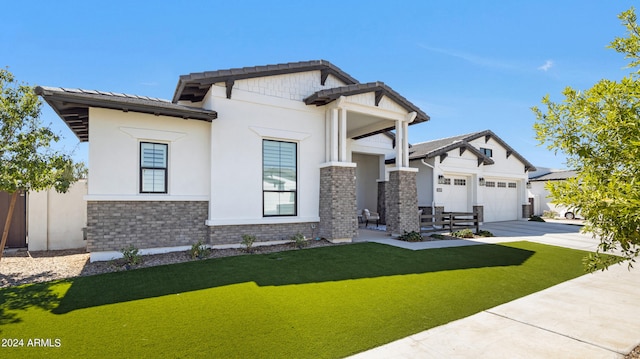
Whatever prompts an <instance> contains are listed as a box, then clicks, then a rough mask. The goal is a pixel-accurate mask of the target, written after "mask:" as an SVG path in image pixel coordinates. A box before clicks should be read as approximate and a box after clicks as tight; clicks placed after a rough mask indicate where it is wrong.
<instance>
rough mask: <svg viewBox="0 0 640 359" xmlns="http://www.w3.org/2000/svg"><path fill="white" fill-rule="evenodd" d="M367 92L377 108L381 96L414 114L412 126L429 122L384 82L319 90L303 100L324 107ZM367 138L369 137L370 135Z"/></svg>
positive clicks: (421, 112) (426, 116)
mask: <svg viewBox="0 0 640 359" xmlns="http://www.w3.org/2000/svg"><path fill="white" fill-rule="evenodd" d="M369 92H374V93H375V101H376V103H375V105H376V106H378V104H379V103H380V100H381V99H382V96H387V97H388V98H390V99H391V100H393V101H394V102H396V103H397V104H398V105H400V106H402V107H403V108H404V109H405V110H407V111H408V112H416V113H417V114H418V115H417V116H416V119H415V120H414V121H413V122H412V124H416V123H421V122H425V121H429V119H430V117H429V115H427V114H426V113H424V111H422V110H421V109H420V108H419V107H418V106H416V105H414V104H412V103H411V102H410V101H409V100H407V99H406V98H404V97H403V96H402V95H400V94H399V93H397V92H396V91H394V90H393V89H392V88H391V87H389V86H387V85H386V84H385V83H384V82H379V81H377V82H369V83H366V84H353V85H348V86H341V87H335V88H331V89H327V90H321V91H318V92H316V93H314V94H312V95H311V96H309V97H307V98H305V99H304V103H305V104H307V105H316V106H324V105H326V104H328V103H331V102H333V101H335V100H337V99H338V98H340V96H353V95H359V94H363V93H369ZM392 128H393V127H392ZM392 128H391V129H392ZM388 130H389V129H385V130H382V131H380V132H383V131H388ZM380 132H378V133H380ZM368 136H370V134H369V135H368Z"/></svg>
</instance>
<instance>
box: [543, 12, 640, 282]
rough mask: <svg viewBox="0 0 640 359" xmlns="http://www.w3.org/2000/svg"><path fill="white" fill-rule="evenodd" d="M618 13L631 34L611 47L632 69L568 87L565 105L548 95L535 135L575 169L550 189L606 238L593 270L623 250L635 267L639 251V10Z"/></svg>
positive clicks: (589, 263)
mask: <svg viewBox="0 0 640 359" xmlns="http://www.w3.org/2000/svg"><path fill="white" fill-rule="evenodd" d="M618 18H619V19H620V20H621V22H622V24H623V25H624V26H625V28H626V30H627V37H623V38H619V37H618V38H615V39H614V40H613V41H612V42H611V43H610V45H609V46H608V47H609V48H612V49H614V50H616V51H617V52H619V53H622V54H624V55H625V59H630V62H629V65H628V68H630V69H632V70H631V72H630V74H628V75H627V76H625V77H624V78H622V80H620V81H611V80H601V81H599V82H598V83H596V84H595V85H593V87H592V88H590V89H588V90H585V91H576V90H574V89H572V88H571V87H567V88H566V89H565V90H564V91H563V95H564V100H563V101H562V102H559V103H556V102H552V101H551V100H550V99H549V95H547V96H545V97H544V98H543V99H542V104H543V105H544V106H546V112H544V113H543V112H542V111H541V110H540V109H539V108H537V107H533V108H532V110H533V112H534V113H535V115H536V123H535V125H534V128H535V130H536V137H537V139H538V140H539V141H540V143H541V144H544V143H547V145H548V148H549V149H552V150H554V151H555V152H556V153H557V152H558V151H560V152H562V153H564V154H566V155H567V165H568V166H569V167H571V168H573V169H575V170H576V171H577V176H576V177H575V178H572V179H569V180H567V181H560V183H554V184H550V185H549V187H548V188H549V191H550V193H551V196H552V197H553V199H554V202H556V203H558V204H561V205H564V206H568V207H572V208H574V209H576V210H579V211H580V213H581V214H582V215H583V216H584V218H585V219H586V220H587V225H586V226H585V228H584V230H585V231H589V232H592V233H594V235H596V236H598V237H599V238H600V245H599V247H598V251H597V252H596V253H595V254H591V255H589V256H588V257H587V258H585V265H586V267H587V270H589V271H595V270H597V269H605V268H607V267H608V266H609V265H611V264H612V263H614V262H615V259H613V258H610V257H606V256H602V255H600V253H601V251H609V250H614V249H619V250H621V252H622V255H623V257H624V258H625V259H626V260H628V264H629V268H631V267H632V266H633V263H634V262H635V258H636V257H638V255H639V254H640V247H639V245H640V70H639V69H638V68H639V66H640V32H639V28H638V25H637V24H636V14H635V10H634V8H633V7H632V8H631V9H629V10H627V11H624V12H622V13H621V14H620V15H618Z"/></svg>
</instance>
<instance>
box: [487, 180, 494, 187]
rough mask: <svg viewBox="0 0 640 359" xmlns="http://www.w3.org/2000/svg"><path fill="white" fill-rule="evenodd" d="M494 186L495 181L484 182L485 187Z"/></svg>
mask: <svg viewBox="0 0 640 359" xmlns="http://www.w3.org/2000/svg"><path fill="white" fill-rule="evenodd" d="M495 186H496V183H495V182H493V181H487V182H486V187H495Z"/></svg>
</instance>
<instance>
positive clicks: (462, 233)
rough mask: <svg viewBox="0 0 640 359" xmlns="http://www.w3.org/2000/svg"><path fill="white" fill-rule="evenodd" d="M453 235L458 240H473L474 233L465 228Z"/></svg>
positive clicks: (452, 233)
mask: <svg viewBox="0 0 640 359" xmlns="http://www.w3.org/2000/svg"><path fill="white" fill-rule="evenodd" d="M451 235H452V236H453V237H457V238H473V231H472V230H470V229H468V228H465V229H461V230H458V231H455V232H451Z"/></svg>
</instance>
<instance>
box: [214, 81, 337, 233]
mask: <svg viewBox="0 0 640 359" xmlns="http://www.w3.org/2000/svg"><path fill="white" fill-rule="evenodd" d="M317 81H319V75H318V79H317ZM207 97H208V98H207V99H206V100H205V104H207V106H212V108H215V110H216V111H217V112H218V119H217V120H215V121H214V122H213V124H212V126H211V154H210V156H211V161H212V163H213V164H214V165H213V168H212V169H211V174H210V176H211V188H210V191H211V201H210V208H209V221H208V223H209V224H212V225H236V224H254V223H261V224H262V223H264V224H266V223H292V222H306V221H318V220H319V215H318V208H319V191H320V169H319V166H320V164H322V163H323V162H324V157H325V147H324V146H325V138H324V135H325V122H324V121H325V110H324V108H322V107H316V106H306V105H305V104H304V103H303V102H301V101H298V100H290V99H282V98H277V97H273V96H270V95H262V94H257V93H253V92H248V91H244V90H242V89H241V88H235V87H234V89H233V94H232V98H231V99H227V98H226V93H225V88H224V87H220V86H212V89H211V90H210V91H209V94H208V95H207ZM264 139H272V140H279V141H287V142H295V143H297V144H298V146H297V147H298V148H297V150H298V171H297V172H298V183H297V196H298V198H297V205H298V211H297V213H298V215H297V216H295V217H263V213H262V195H263V193H262V142H263V140H264Z"/></svg>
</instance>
